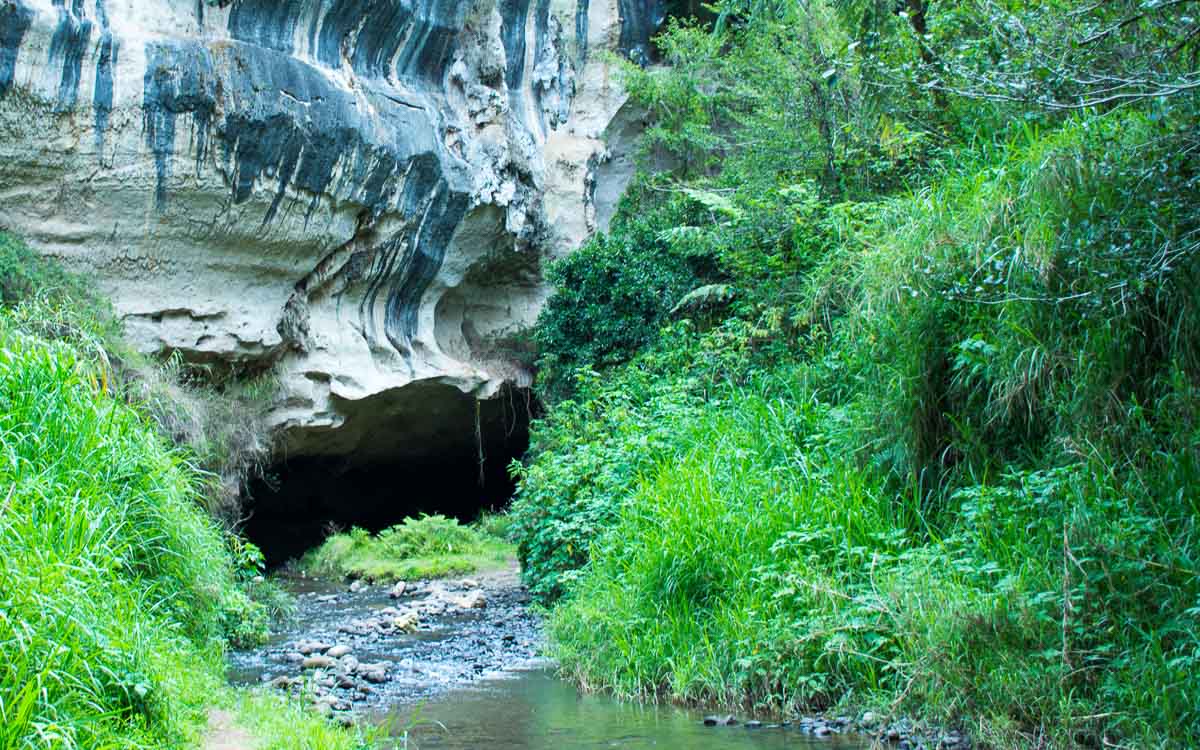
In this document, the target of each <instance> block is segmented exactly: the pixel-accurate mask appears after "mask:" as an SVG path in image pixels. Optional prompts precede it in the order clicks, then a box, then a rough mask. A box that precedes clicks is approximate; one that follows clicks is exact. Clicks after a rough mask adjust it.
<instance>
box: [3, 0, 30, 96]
mask: <svg viewBox="0 0 1200 750" xmlns="http://www.w3.org/2000/svg"><path fill="white" fill-rule="evenodd" d="M32 23H33V11H32V10H31V9H30V8H28V7H27V6H26V5H25V3H24V2H22V0H0V96H4V95H5V94H6V93H8V89H9V88H10V87H11V86H12V82H13V74H14V73H15V72H16V67H17V52H18V51H19V50H20V49H21V40H22V39H24V38H25V32H26V31H29V26H30V24H32Z"/></svg>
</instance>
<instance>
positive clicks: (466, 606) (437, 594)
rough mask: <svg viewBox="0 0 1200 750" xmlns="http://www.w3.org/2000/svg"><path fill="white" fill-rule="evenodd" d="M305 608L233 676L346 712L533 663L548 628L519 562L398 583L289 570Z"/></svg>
mask: <svg viewBox="0 0 1200 750" xmlns="http://www.w3.org/2000/svg"><path fill="white" fill-rule="evenodd" d="M285 585H286V586H287V587H288V588H289V589H290V590H291V591H292V592H293V593H294V594H295V595H296V600H297V611H296V615H295V617H294V618H292V621H291V622H290V623H289V624H287V625H286V626H285V627H283V628H282V629H281V630H280V631H279V632H278V633H277V634H276V635H275V636H274V637H273V638H272V640H271V641H270V642H269V643H268V644H266V645H265V646H263V647H260V648H258V649H254V650H250V651H236V652H233V653H231V654H230V659H229V662H230V679H231V681H232V682H235V683H238V684H253V683H267V684H269V685H271V686H272V687H274V688H276V689H279V690H286V691H291V692H293V693H296V694H301V695H303V696H305V697H306V698H307V699H309V700H311V701H312V702H313V703H314V704H315V706H316V708H317V710H320V711H322V712H324V713H329V714H331V715H333V716H335V717H338V718H341V719H343V720H344V721H347V722H349V721H352V720H353V717H354V716H355V714H360V713H364V712H372V713H374V712H378V711H380V710H382V709H384V708H385V707H390V706H394V705H397V704H407V703H412V702H414V701H416V700H421V699H427V698H429V697H431V696H433V695H436V694H438V693H441V692H445V691H447V690H450V689H452V688H454V687H457V686H462V685H466V684H470V683H472V682H476V681H478V680H481V679H486V678H489V677H495V676H498V675H501V674H504V673H507V672H512V671H515V670H522V669H530V668H535V667H537V666H538V665H539V664H540V661H539V659H538V656H537V653H538V648H539V645H540V643H541V631H540V629H539V624H538V620H537V618H535V617H534V616H533V615H532V614H530V612H529V610H528V608H527V606H526V605H527V604H528V601H529V596H528V594H527V593H526V592H525V591H524V589H523V588H522V587H521V585H520V582H519V578H518V575H517V572H516V570H515V568H509V569H505V570H500V571H493V572H487V573H483V574H481V575H478V576H472V577H469V578H462V579H454V580H445V581H421V582H415V583H399V584H396V585H394V586H378V585H369V584H366V583H363V582H355V583H353V584H349V585H348V584H345V583H341V582H331V581H322V580H316V579H311V578H290V579H286V581H285Z"/></svg>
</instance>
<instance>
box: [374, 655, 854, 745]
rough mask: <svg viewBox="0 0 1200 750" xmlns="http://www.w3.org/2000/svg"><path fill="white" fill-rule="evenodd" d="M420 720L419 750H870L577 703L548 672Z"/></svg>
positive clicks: (452, 701) (675, 714) (599, 700)
mask: <svg viewBox="0 0 1200 750" xmlns="http://www.w3.org/2000/svg"><path fill="white" fill-rule="evenodd" d="M412 712H413V707H412V706H405V707H402V708H399V709H397V710H396V711H395V712H394V713H393V717H394V719H395V721H396V726H397V727H398V729H397V730H396V731H397V733H399V732H400V731H401V729H399V727H402V724H401V722H404V721H407V720H408V719H409V717H411V716H412ZM417 717H418V720H419V721H420V722H421V723H419V724H418V725H417V726H416V727H415V728H413V729H411V730H409V740H410V746H411V745H415V746H416V747H418V748H421V750H428V749H430V748H439V749H440V750H467V749H468V748H471V749H473V750H479V749H481V748H487V749H488V750H510V749H512V750H515V749H516V748H522V750H585V749H587V750H596V749H598V748H629V749H630V750H633V749H635V748H680V749H681V750H686V749H690V748H697V749H698V750H706V749H711V750H716V749H717V748H721V749H722V750H775V749H776V748H793V749H795V748H809V749H812V750H816V749H818V748H819V749H822V750H835V749H836V750H859V749H860V748H867V747H870V745H869V743H867V742H866V741H864V740H863V739H861V738H858V737H852V736H845V735H834V736H831V737H827V738H821V737H814V736H812V735H811V734H805V733H803V732H802V731H800V730H799V729H798V728H796V727H793V726H788V727H783V726H778V725H770V724H767V725H764V726H762V727H759V728H754V729H747V728H745V727H744V726H741V725H739V726H731V727H706V726H704V722H703V716H701V715H700V714H698V713H695V712H693V711H688V710H683V709H679V708H675V707H672V706H656V705H641V704H633V703H621V702H619V701H616V700H613V699H612V698H609V697H607V696H603V695H586V694H585V695H581V694H580V693H579V692H578V691H577V690H576V689H575V688H574V686H572V685H570V684H568V683H566V682H564V681H562V680H560V679H557V678H556V677H554V676H553V675H552V673H551V672H550V671H548V670H534V671H525V672H518V673H513V674H510V675H508V676H506V677H503V678H497V679H489V680H484V681H481V682H480V683H478V684H476V685H472V686H469V687H463V688H458V689H454V690H451V691H448V692H446V693H443V694H441V695H438V696H437V697H434V698H432V699H430V700H429V701H428V702H426V703H425V704H423V705H421V706H420V707H419V710H418V712H417Z"/></svg>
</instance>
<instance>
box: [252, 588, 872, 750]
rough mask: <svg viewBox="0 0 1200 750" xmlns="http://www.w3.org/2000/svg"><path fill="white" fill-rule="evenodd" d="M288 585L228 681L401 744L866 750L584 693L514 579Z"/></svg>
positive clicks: (502, 749)
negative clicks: (271, 631) (288, 617)
mask: <svg viewBox="0 0 1200 750" xmlns="http://www.w3.org/2000/svg"><path fill="white" fill-rule="evenodd" d="M288 586H289V588H291V589H292V590H293V593H294V594H296V596H297V602H298V611H297V615H296V617H295V618H294V620H293V621H292V622H291V623H289V624H288V625H287V626H286V627H285V628H283V629H282V630H281V631H280V632H279V633H278V634H277V635H276V636H275V637H274V638H273V639H272V640H271V642H270V643H268V644H266V645H265V646H263V647H261V648H258V649H254V650H251V651H241V652H234V653H232V654H231V655H230V665H229V677H230V680H231V681H232V682H234V683H240V684H255V683H269V684H271V685H274V686H275V687H277V688H278V689H281V690H289V691H292V692H293V693H295V694H297V695H301V696H304V697H305V698H306V699H308V700H314V701H315V702H316V704H317V705H316V708H319V709H322V710H325V711H326V712H327V713H329V714H331V716H332V717H334V718H335V719H343V720H349V719H350V717H355V719H356V720H358V721H373V722H378V723H382V724H385V725H387V726H389V727H391V732H392V733H393V734H394V735H395V736H396V737H397V738H398V740H399V741H398V743H397V746H398V747H403V746H407V747H409V748H414V747H415V748H422V749H424V748H443V749H454V750H458V749H460V748H461V749H464V750H465V749H466V748H472V749H477V748H487V749H489V750H507V749H508V748H523V749H528V750H577V749H578V750H582V749H583V748H650V747H655V748H688V749H691V748H695V749H698V750H709V749H710V750H716V749H717V748H722V749H728V750H742V749H743V748H744V749H745V750H752V749H753V750H773V749H775V748H828V749H829V750H834V749H836V750H851V749H853V750H858V749H859V748H866V747H870V743H869V741H868V740H867V739H866V738H862V737H858V736H854V735H840V734H836V733H833V734H830V735H829V736H825V737H818V736H814V730H815V729H818V728H820V727H821V726H822V725H821V724H820V723H818V724H816V725H814V724H812V723H809V722H805V723H803V724H801V723H796V724H789V725H779V724H769V723H764V724H763V725H762V726H753V725H751V726H746V725H744V724H739V725H737V726H705V724H704V716H703V715H702V714H700V713H697V712H695V711H690V710H686V709H681V708H677V707H672V706H656V705H641V704H632V703H622V702H620V701H617V700H614V699H612V698H610V697H607V696H603V695H590V694H581V693H579V692H578V691H577V690H576V689H575V687H574V686H572V685H571V684H569V683H567V682H564V681H562V680H560V679H558V678H556V677H555V676H554V674H553V670H552V668H551V665H549V664H548V663H547V662H546V661H545V660H543V659H540V658H538V656H537V651H538V649H539V648H540V646H541V632H540V627H539V623H538V621H537V619H536V618H535V617H534V616H533V615H532V614H531V613H530V612H529V611H528V608H527V606H526V605H527V601H528V597H527V595H526V594H525V592H524V590H523V589H522V588H521V586H520V584H519V581H518V580H517V576H516V574H515V570H507V571H501V572H496V573H490V574H487V575H483V576H479V577H478V578H476V579H474V580H464V581H448V582H441V583H437V582H435V583H430V584H424V585H416V586H409V587H407V588H406V589H405V590H404V591H403V592H400V593H399V594H397V595H395V596H393V595H390V594H389V590H388V588H387V587H381V586H373V587H372V586H368V587H366V588H363V589H360V590H355V591H349V590H348V589H347V586H346V585H344V584H342V583H333V582H323V581H314V580H311V579H308V580H293V581H290V582H288ZM393 593H394V592H393ZM410 620H415V621H416V623H417V624H416V625H415V626H414V625H410V624H408V623H409V621H410ZM397 623H399V624H397ZM322 703H323V704H324V705H321V704H322ZM820 731H826V730H825V729H820ZM406 735H407V743H405V742H404V739H403V738H405V736H406Z"/></svg>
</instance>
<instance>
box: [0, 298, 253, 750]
mask: <svg viewBox="0 0 1200 750" xmlns="http://www.w3.org/2000/svg"><path fill="white" fill-rule="evenodd" d="M104 382H105V377H104V372H103V368H102V366H100V365H99V364H98V363H97V362H96V361H95V360H89V359H87V358H84V357H82V356H80V355H79V354H78V352H77V351H76V350H75V349H74V348H73V347H71V346H69V345H66V344H56V343H50V342H46V341H44V340H39V339H36V338H34V337H32V336H30V335H29V334H27V333H24V332H22V331H21V330H18V329H16V328H15V327H14V325H13V323H12V322H11V320H9V319H8V317H7V316H0V450H2V451H3V452H2V455H0V486H3V487H5V490H4V498H3V500H2V501H0V508H2V511H0V602H2V606H0V611H3V616H2V617H0V644H3V653H4V659H3V660H0V714H2V715H3V717H4V721H3V727H4V728H3V730H2V734H0V747H4V748H26V747H44V746H60V747H80V748H94V747H109V746H112V747H147V748H152V747H162V746H163V745H164V744H176V743H178V742H179V741H180V740H181V738H182V737H183V736H184V733H185V730H186V727H187V726H188V725H189V723H194V721H195V718H196V716H195V714H196V712H197V711H198V710H199V709H200V707H201V706H202V705H203V696H202V695H199V694H196V693H195V692H193V691H195V690H196V689H197V688H201V689H203V688H206V687H211V686H212V685H211V683H212V682H213V681H212V680H211V678H209V679H208V680H207V681H208V683H209V684H207V685H204V684H200V685H197V684H194V681H185V680H181V679H180V678H179V676H178V675H179V673H180V671H181V670H184V671H187V672H191V673H196V674H202V675H211V674H214V673H215V672H216V670H215V669H214V668H213V666H214V660H217V659H219V656H220V649H221V645H222V643H223V638H224V635H225V627H226V623H225V622H224V621H223V616H224V613H226V612H229V611H232V610H233V609H236V605H237V604H238V602H237V601H236V600H237V599H238V597H239V596H240V594H239V592H238V591H237V589H236V587H235V586H234V577H233V570H232V565H231V563H230V560H229V557H228V553H227V551H226V549H225V545H224V542H223V540H222V536H221V533H220V532H219V531H218V530H217V529H216V528H215V527H214V526H213V524H212V523H211V522H210V521H209V520H208V519H207V518H206V517H205V516H204V514H203V512H202V511H201V510H200V509H199V506H198V504H197V494H196V475H195V473H194V471H193V470H192V469H191V468H190V467H189V466H187V465H186V464H185V463H183V462H182V461H181V459H180V457H179V455H178V454H176V453H175V452H174V451H173V450H171V449H170V448H169V447H168V446H167V445H166V444H165V443H164V442H163V441H162V439H161V438H160V437H159V436H158V435H156V434H155V433H154V431H153V430H152V429H151V428H149V427H148V426H147V425H146V423H145V422H144V421H143V420H142V419H141V418H140V417H139V416H138V415H137V414H136V413H135V412H133V411H132V410H130V409H129V408H127V407H125V406H123V405H121V404H120V403H118V402H116V401H114V400H113V399H111V398H110V397H108V396H107V395H106V394H105V393H104ZM199 682H200V683H204V682H205V680H200V681H199ZM189 720H190V721H189Z"/></svg>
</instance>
